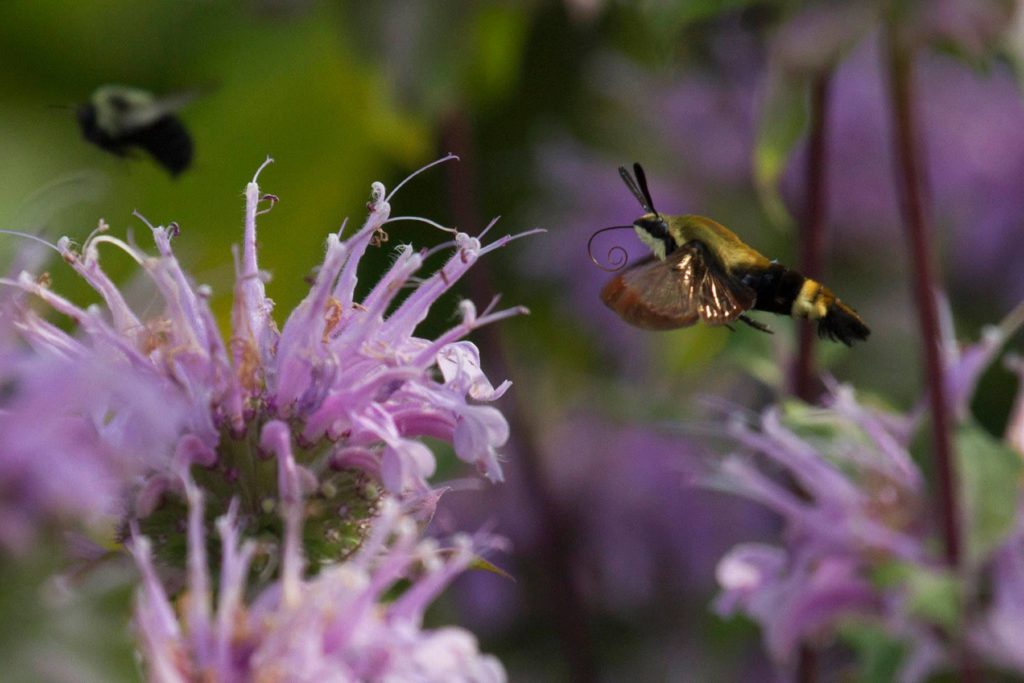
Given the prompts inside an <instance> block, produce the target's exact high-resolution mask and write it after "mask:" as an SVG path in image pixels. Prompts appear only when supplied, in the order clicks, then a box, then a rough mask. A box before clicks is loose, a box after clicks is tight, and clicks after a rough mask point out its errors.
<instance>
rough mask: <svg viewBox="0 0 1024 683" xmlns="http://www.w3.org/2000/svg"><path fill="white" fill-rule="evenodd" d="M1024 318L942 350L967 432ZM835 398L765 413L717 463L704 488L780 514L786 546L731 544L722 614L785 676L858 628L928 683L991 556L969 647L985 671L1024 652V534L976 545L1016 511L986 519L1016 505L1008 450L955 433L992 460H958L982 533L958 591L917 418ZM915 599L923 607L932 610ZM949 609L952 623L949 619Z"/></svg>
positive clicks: (971, 516)
mask: <svg viewBox="0 0 1024 683" xmlns="http://www.w3.org/2000/svg"><path fill="white" fill-rule="evenodd" d="M1022 322H1024V305H1021V306H1020V307H1018V308H1017V309H1016V310H1015V311H1013V312H1012V313H1011V314H1010V315H1009V316H1007V318H1006V320H1004V322H1003V323H1002V324H1001V325H999V326H998V327H990V328H988V329H987V330H986V331H985V333H984V335H983V339H982V341H981V342H979V343H978V344H975V345H971V346H968V347H966V348H964V349H959V348H958V347H957V346H956V345H955V344H953V343H951V342H950V341H947V343H946V344H945V346H946V349H947V353H946V362H947V365H946V378H945V379H946V382H947V383H948V385H949V387H950V401H951V402H952V403H953V404H954V405H953V406H952V407H953V411H954V414H956V415H958V416H959V419H960V422H961V424H962V425H969V424H970V414H969V410H968V404H969V401H970V399H971V397H972V395H973V392H974V387H975V386H976V385H977V382H978V379H979V378H980V376H981V374H982V372H984V370H985V369H986V367H987V366H988V365H989V364H990V363H991V362H992V361H993V360H994V359H995V357H996V355H997V353H998V351H999V349H1001V348H1002V346H1003V345H1004V344H1005V342H1006V340H1007V339H1009V338H1010V337H1012V336H1013V334H1014V333H1015V332H1016V331H1017V329H1018V328H1019V327H1020V326H1021V324H1022ZM947 329H948V328H947ZM831 391H832V395H831V404H830V405H829V407H827V408H821V409H817V408H809V407H804V406H797V405H793V406H790V407H789V408H788V409H786V410H782V409H780V408H778V407H772V408H769V409H768V410H767V411H765V412H764V414H763V415H762V416H761V417H760V419H759V420H758V421H757V424H756V425H753V426H751V425H749V424H746V423H745V422H744V421H742V420H740V419H736V420H734V422H733V423H732V425H731V432H732V435H733V437H734V438H735V440H736V442H737V443H738V444H739V445H740V446H741V447H742V449H743V450H745V451H746V452H747V455H740V454H734V455H731V456H729V457H727V458H725V459H724V460H723V461H722V463H721V465H720V466H718V467H716V468H715V469H714V470H713V471H712V472H710V473H708V474H707V475H706V476H705V483H706V484H708V485H711V486H714V487H716V488H720V489H723V490H727V491H731V492H733V493H735V494H737V495H740V496H743V497H746V498H748V499H751V500H754V501H757V502H759V503H761V504H763V505H764V506H766V507H767V508H769V509H771V510H773V511H774V512H776V513H778V514H779V515H780V516H781V517H782V519H783V521H784V536H783V545H782V546H781V547H779V546H773V545H768V544H760V543H755V544H743V545H738V546H736V547H735V548H733V549H732V550H731V551H730V552H729V553H728V554H727V555H726V556H725V557H724V558H723V559H722V561H721V562H720V563H719V566H718V571H717V576H718V581H719V584H720V586H721V588H722V593H721V594H720V595H719V597H718V599H717V601H716V609H717V610H718V611H719V612H720V613H721V614H726V615H728V614H734V613H744V614H746V615H748V616H749V617H751V618H752V619H754V620H755V621H757V622H758V623H759V624H760V626H761V628H762V632H763V635H764V639H765V644H766V649H767V650H768V652H769V654H770V655H771V656H772V658H773V659H774V660H775V661H776V662H777V663H779V664H780V665H781V666H783V667H789V666H793V665H794V664H795V661H796V654H797V651H798V648H799V647H800V645H801V644H803V643H813V644H816V645H826V644H828V643H830V642H831V641H833V640H834V639H835V638H836V637H837V636H838V635H840V633H841V631H842V629H843V628H844V627H845V626H846V625H847V624H849V623H850V622H851V620H853V619H856V618H860V619H862V620H864V621H866V622H869V623H874V624H875V625H876V626H877V627H879V628H882V629H884V631H885V632H886V633H887V634H888V637H889V638H891V639H893V640H895V641H901V642H902V643H903V644H904V646H905V647H906V648H907V651H908V653H907V656H906V658H905V659H904V660H903V661H902V665H901V669H900V672H901V673H900V680H904V681H918V680H923V679H924V678H925V677H926V676H927V675H929V674H930V673H931V672H933V671H934V670H935V669H937V668H938V667H941V666H943V665H944V664H945V662H946V661H947V652H948V649H949V643H948V642H947V641H946V640H944V637H943V635H942V634H943V633H944V632H948V631H947V629H950V628H956V627H954V626H953V625H952V624H951V623H948V622H947V621H946V620H947V619H949V620H954V621H955V620H958V619H965V618H966V617H958V616H956V614H955V612H956V611H957V610H959V609H960V608H959V607H958V602H957V601H958V599H959V598H958V597H957V596H958V595H972V594H974V591H976V586H978V585H979V584H980V582H981V579H980V577H981V575H982V574H983V573H984V572H985V571H986V570H985V567H986V566H987V564H988V563H987V562H986V561H985V558H986V555H985V553H991V554H992V557H993V558H994V559H993V560H992V561H993V562H994V564H995V570H994V573H993V577H992V585H993V590H994V595H995V598H994V601H993V604H992V606H991V607H990V608H988V607H987V606H984V605H983V606H981V607H979V608H978V609H977V612H978V613H981V614H982V617H980V618H978V619H977V620H976V622H977V623H976V624H975V625H974V626H972V628H971V629H970V636H969V637H970V638H974V639H976V640H977V641H978V642H979V643H981V642H985V647H984V648H979V649H982V650H983V651H984V652H985V653H986V654H987V655H989V656H990V661H996V662H1001V663H1005V661H1006V660H1007V658H1009V659H1010V660H1013V659H1014V656H1013V654H1012V653H1013V651H1014V650H1013V648H1014V647H1019V645H1020V644H1021V643H1024V630H1020V629H1018V628H1016V627H1015V626H1014V627H1012V628H1011V627H1010V625H1011V624H1015V623H1024V600H1022V599H1021V596H1024V586H1022V585H1019V584H1020V577H1019V576H1018V575H1017V574H1015V573H1014V572H1015V571H1016V570H1018V569H1019V567H1020V565H1019V562H1020V561H1022V557H1024V556H1022V555H1021V554H1020V549H1021V547H1024V546H1022V545H1021V538H1022V536H1021V532H1020V530H1019V529H1018V531H1016V532H1015V533H1014V534H1012V535H1010V536H1009V540H1003V541H1002V542H1001V543H999V544H997V545H993V546H992V547H990V548H987V547H986V546H985V545H984V544H985V543H991V542H992V541H993V539H989V538H980V536H981V535H983V534H989V535H991V534H993V533H999V532H1000V524H1001V523H1002V521H1001V520H1002V519H1003V518H1004V517H1008V516H1009V515H1012V509H1011V510H1009V511H1008V510H994V511H993V510H992V509H991V507H992V505H993V504H994V505H996V506H998V505H999V504H1001V503H1002V502H1006V501H1009V502H1010V503H1011V505H1012V504H1013V501H1014V500H1015V499H1018V498H1020V493H1021V491H1020V490H1019V487H1018V486H1017V485H1016V484H1015V483H1014V482H1015V481H1016V480H1015V479H1011V481H1010V482H1009V483H1008V484H1006V482H1005V479H1006V478H1007V477H1008V476H1011V475H1012V473H1013V472H1014V471H1015V468H1016V467H1017V464H1016V462H1015V459H1014V458H1012V457H1010V456H1009V455H1008V451H1005V450H1004V451H999V450H995V451H991V449H990V447H989V446H987V441H986V440H987V439H988V438H989V437H979V436H975V437H973V440H966V441H965V440H963V438H965V437H962V440H961V448H964V447H966V446H965V444H973V445H974V446H975V447H976V448H979V449H981V448H985V449H986V450H989V451H990V452H987V453H981V452H973V453H965V454H964V455H965V458H964V459H962V460H961V462H962V463H964V464H965V465H964V466H965V467H967V468H968V471H966V472H965V473H964V474H963V476H964V477H965V481H972V480H973V481H975V482H977V483H975V484H973V485H972V484H964V486H965V491H966V492H967V494H966V495H965V496H964V498H965V502H964V505H965V508H966V509H965V511H964V513H963V516H964V519H965V520H968V521H966V522H965V528H966V529H968V530H969V531H973V532H975V533H976V534H978V536H979V538H973V539H969V540H968V545H969V547H970V548H971V553H972V558H971V559H970V560H969V562H968V564H967V570H966V571H965V573H964V576H962V577H960V580H961V582H962V585H961V584H960V583H958V581H957V578H956V577H954V576H953V575H951V574H950V573H949V572H948V568H947V567H946V566H945V564H944V560H943V559H942V558H941V557H940V556H939V555H937V554H936V552H935V549H936V548H937V547H939V546H940V544H939V543H938V542H937V541H938V538H939V533H938V530H937V529H936V528H935V523H934V520H933V519H932V514H931V507H930V506H931V503H930V500H929V492H928V489H927V486H926V482H925V478H924V476H923V474H922V473H921V471H920V470H919V469H918V467H917V465H916V463H915V462H914V460H913V458H912V456H911V453H910V444H911V441H912V440H913V437H914V434H915V433H916V431H917V426H918V423H919V422H920V418H921V415H922V414H923V413H922V411H921V410H920V409H918V410H915V411H913V412H912V413H911V414H910V415H909V416H903V415H898V414H893V413H889V412H885V411H882V410H878V409H874V408H869V407H867V406H865V405H863V404H862V403H860V402H859V401H858V400H857V399H856V397H855V396H854V392H853V391H852V389H850V388H849V387H845V386H833V387H832V390H831ZM750 454H753V455H754V456H756V457H751V455H750ZM1007 458H1009V460H1007ZM975 470H976V471H977V472H978V473H975ZM986 471H987V473H988V474H985V472H986ZM780 475H781V476H780ZM986 476H988V477H992V478H994V480H1000V479H1002V480H1004V481H1003V483H1004V485H1008V486H1010V487H1011V490H1009V495H1004V494H1006V491H1005V490H1004V491H1002V492H999V493H997V492H996V491H995V490H994V489H993V488H986V487H991V485H992V484H993V481H986V480H985V479H984V477H986ZM972 486H973V487H974V493H973V495H972V488H971V487H972ZM979 489H980V490H979ZM978 496H985V497H991V500H993V501H996V502H995V503H985V502H982V501H980V500H979V498H978ZM998 496H1002V497H998ZM1004 499H1005V500H1004ZM977 519H982V520H984V522H983V523H982V522H977V521H975V520H977ZM983 524H985V525H987V526H983ZM1018 526H1019V521H1018ZM965 533H966V532H965ZM1004 535H1005V532H1004ZM979 548H980V550H979ZM979 553H980V557H979V556H978V555H979ZM923 596H926V597H923ZM922 601H924V602H928V603H930V604H929V605H928V607H927V608H924V609H922V607H921V603H922ZM943 604H948V605H949V606H950V610H951V611H952V612H953V614H949V613H943V610H942V607H941V606H942V605H943ZM972 613H973V612H971V611H967V612H966V614H972ZM1014 619H1015V620H1016V621H1014ZM947 638H948V636H947ZM1014 665H1016V663H1014Z"/></svg>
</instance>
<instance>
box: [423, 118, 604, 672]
mask: <svg viewBox="0 0 1024 683" xmlns="http://www.w3.org/2000/svg"><path fill="white" fill-rule="evenodd" d="M441 144H442V145H443V149H442V150H441V151H443V152H452V153H454V154H457V155H458V156H459V158H460V161H458V162H456V163H453V164H448V165H447V166H446V170H447V172H448V175H447V184H448V197H449V201H450V202H451V207H452V214H453V216H454V218H455V224H456V226H458V227H459V229H460V230H463V231H467V232H468V231H470V230H471V229H472V228H473V227H474V226H477V227H480V228H482V227H483V226H484V222H483V221H482V220H481V217H480V211H479V209H478V207H477V204H476V194H475V191H474V179H475V178H476V175H475V171H476V168H477V166H476V164H475V159H474V154H473V152H474V146H473V136H472V125H471V123H470V121H469V119H468V118H467V117H466V114H465V113H464V112H462V111H459V110H456V111H455V112H453V113H452V114H450V115H449V117H448V119H447V120H446V121H445V122H444V123H443V125H442V127H441ZM485 261H486V259H481V260H480V261H478V262H477V263H476V264H475V265H474V266H473V267H472V268H471V269H470V270H469V272H468V273H467V275H466V277H467V280H468V281H469V288H470V291H472V292H473V298H474V299H477V300H479V301H489V300H490V299H491V297H492V296H494V294H495V288H494V284H493V282H492V281H491V275H490V271H489V270H488V269H487V266H486V263H485ZM474 337H475V341H476V342H477V344H478V345H479V347H480V351H481V354H480V355H481V357H485V358H487V359H488V363H489V365H490V366H491V371H490V372H491V373H493V376H496V377H508V376H510V375H509V373H508V356H507V353H506V352H505V344H504V340H503V338H502V334H501V330H500V326H499V325H487V326H485V327H482V328H481V329H479V330H477V331H476V332H475V333H474ZM517 386H519V387H520V389H519V390H518V391H512V392H509V394H507V395H506V396H505V397H504V398H503V399H501V400H502V403H503V405H502V410H503V412H504V414H505V416H506V418H507V419H508V422H509V427H510V434H511V445H512V447H513V449H514V450H515V453H516V462H515V463H514V467H516V468H517V471H518V474H519V476H521V477H522V480H523V485H524V486H525V487H526V488H527V489H528V490H529V491H530V494H531V498H532V500H533V501H534V502H535V503H536V505H537V508H538V510H539V518H540V521H541V523H540V528H541V531H540V539H539V546H540V547H539V554H540V556H539V558H538V560H539V562H540V563H541V565H542V566H543V567H544V570H543V572H542V577H543V580H545V581H546V583H547V585H546V586H544V588H545V589H546V592H547V596H546V603H545V604H546V606H547V608H548V609H549V611H550V618H551V621H552V623H554V624H555V628H556V629H557V631H558V637H559V638H560V639H561V641H562V649H563V651H564V652H565V656H566V661H567V662H568V665H569V671H570V679H571V680H573V681H575V682H576V683H591V682H592V681H596V680H597V667H596V663H595V660H594V654H593V653H594V649H593V644H592V641H591V636H590V629H589V626H588V623H589V617H588V610H587V608H586V604H585V601H584V599H583V596H581V595H580V593H579V589H578V587H577V585H576V583H575V582H574V581H573V576H575V569H574V562H573V557H572V548H573V547H574V544H573V543H572V538H573V530H572V523H571V520H570V519H569V517H568V515H566V514H565V511H564V509H563V508H562V506H561V504H560V503H559V502H558V499H557V496H556V495H555V493H554V492H553V491H552V490H551V487H550V485H549V484H548V481H547V478H546V477H545V475H544V458H543V454H542V453H541V451H540V450H539V448H538V447H537V441H536V437H535V436H534V433H533V429H532V425H531V424H530V421H529V420H528V419H526V417H525V415H524V413H523V410H522V406H521V403H520V401H519V398H520V397H522V396H523V393H522V390H521V387H522V385H521V384H519V383H518V382H517Z"/></svg>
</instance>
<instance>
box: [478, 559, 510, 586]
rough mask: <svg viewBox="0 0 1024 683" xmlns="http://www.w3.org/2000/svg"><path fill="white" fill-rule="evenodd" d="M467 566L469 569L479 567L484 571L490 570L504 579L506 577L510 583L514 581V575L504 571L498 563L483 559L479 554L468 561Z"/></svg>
mask: <svg viewBox="0 0 1024 683" xmlns="http://www.w3.org/2000/svg"><path fill="white" fill-rule="evenodd" d="M469 568H470V569H479V570H482V571H485V572H490V573H492V574H497V575H498V576H500V577H502V578H504V579H508V580H509V581H511V582H512V583H515V582H516V577H514V576H512V575H511V574H509V573H508V572H507V571H505V570H504V569H502V568H501V567H499V566H498V565H496V564H494V563H493V562H489V561H487V560H485V559H484V558H482V557H480V556H479V555H477V556H476V557H474V558H473V561H472V562H470V563H469Z"/></svg>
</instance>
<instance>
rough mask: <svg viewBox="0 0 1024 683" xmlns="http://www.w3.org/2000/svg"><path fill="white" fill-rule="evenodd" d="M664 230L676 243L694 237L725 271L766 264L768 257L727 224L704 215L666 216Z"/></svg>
mask: <svg viewBox="0 0 1024 683" xmlns="http://www.w3.org/2000/svg"><path fill="white" fill-rule="evenodd" d="M665 218H666V219H667V220H668V230H669V233H670V234H671V235H672V237H673V238H674V239H675V240H676V243H677V244H679V245H680V246H682V245H684V244H686V243H687V242H690V241H692V240H697V241H698V242H702V243H703V244H704V245H706V246H707V247H708V250H709V251H710V252H711V253H712V254H714V255H715V257H716V258H717V259H718V260H719V261H720V265H721V266H722V267H723V268H725V269H726V271H728V272H730V273H733V272H736V271H743V270H748V269H754V268H766V267H767V266H768V264H769V263H771V261H770V260H769V259H768V258H766V257H765V256H764V255H762V254H761V253H760V252H759V251H757V250H756V249H754V248H753V247H751V246H749V245H748V244H747V243H746V242H744V241H743V240H741V239H740V238H739V237H737V236H736V233H734V232H733V231H732V230H730V229H729V228H727V227H725V226H724V225H722V224H721V223H719V222H717V221H713V220H711V219H710V218H707V217H705V216H695V215H692V214H688V215H685V216H666V217H665Z"/></svg>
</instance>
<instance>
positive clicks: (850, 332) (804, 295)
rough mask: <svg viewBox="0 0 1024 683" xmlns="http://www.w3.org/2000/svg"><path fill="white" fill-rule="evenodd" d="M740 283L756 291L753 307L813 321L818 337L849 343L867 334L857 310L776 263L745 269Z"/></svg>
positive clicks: (813, 281)
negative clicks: (815, 322) (762, 267)
mask: <svg viewBox="0 0 1024 683" xmlns="http://www.w3.org/2000/svg"><path fill="white" fill-rule="evenodd" d="M742 282H743V284H745V285H746V286H748V287H750V288H751V289H753V290H754V292H756V294H757V301H756V302H755V303H754V310H758V311H768V312H769V313H777V314H779V315H788V316H792V317H794V318H808V319H810V320H817V321H818V336H819V337H827V338H829V339H832V340H834V341H841V342H843V343H844V344H846V345H847V346H850V345H851V344H852V343H853V342H854V341H857V340H864V339H867V337H868V335H869V334H871V330H870V329H868V326H867V325H865V324H864V321H863V320H861V319H860V316H858V315H857V312H856V311H854V310H853V309H852V308H850V307H849V306H847V305H846V304H844V303H843V302H842V301H840V300H839V299H838V298H836V295H835V294H833V293H832V290H830V289H829V288H828V287H826V286H825V285H823V284H821V283H820V282H818V281H816V280H812V279H810V278H808V277H804V276H803V275H801V274H800V273H798V272H797V271H795V270H793V269H792V268H787V267H786V266H784V265H782V264H780V263H772V264H771V265H769V266H768V267H767V268H765V269H763V270H757V271H751V272H747V273H746V274H744V275H743V277H742Z"/></svg>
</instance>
